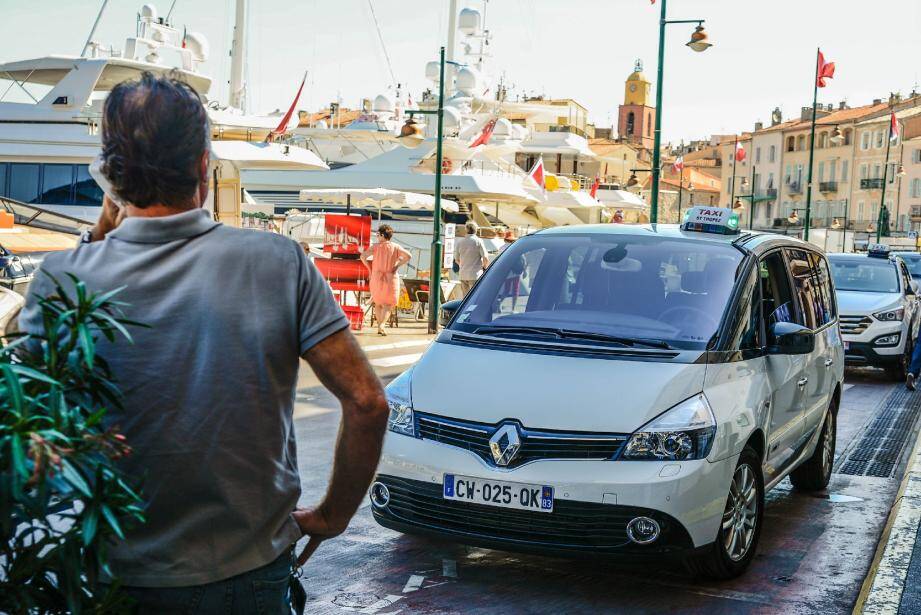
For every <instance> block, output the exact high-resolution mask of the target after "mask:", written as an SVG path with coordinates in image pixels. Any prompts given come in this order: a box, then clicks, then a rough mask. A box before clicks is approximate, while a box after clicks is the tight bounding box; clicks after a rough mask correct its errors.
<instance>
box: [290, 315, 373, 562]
mask: <svg viewBox="0 0 921 615" xmlns="http://www.w3.org/2000/svg"><path fill="white" fill-rule="evenodd" d="M304 358H305V359H306V360H307V362H308V363H310V367H312V368H313V371H314V373H316V375H317V377H318V378H319V379H320V382H321V383H323V385H324V386H325V387H326V388H327V389H329V391H330V393H332V394H333V395H335V396H336V398H337V399H338V400H339V403H341V404H342V422H341V424H340V425H339V438H338V440H337V441H336V453H335V457H334V459H333V472H332V478H331V479H330V481H329V487H328V488H327V490H326V497H324V498H323V502H322V503H321V504H320V505H319V506H317V507H316V508H314V509H312V510H296V511H294V513H293V514H294V518H295V519H296V520H297V523H298V525H300V527H301V531H303V532H304V534H305V535H306V536H309V537H310V539H309V541H308V542H307V546H305V547H304V550H303V551H302V552H301V554H300V556H299V557H298V563H299V565H303V563H304V562H306V561H307V559H308V558H309V557H310V556H311V555H312V554H313V552H314V551H315V550H316V549H317V547H318V546H319V545H320V543H321V542H323V541H324V540H326V539H327V538H332V537H333V536H337V535H339V534H341V533H342V532H344V531H345V528H346V527H347V526H348V524H349V520H351V518H352V515H354V514H355V511H356V510H357V509H358V505H359V504H361V501H362V499H364V498H365V496H366V495H367V492H368V485H370V484H371V479H373V478H374V472H375V471H376V470H377V462H378V459H379V458H380V456H381V444H382V442H383V440H384V432H385V431H386V429H387V415H388V414H389V410H388V408H387V399H386V398H385V397H384V389H383V387H382V386H381V381H380V379H378V377H377V375H376V374H375V373H374V370H373V369H371V365H370V364H369V363H368V359H367V358H366V357H365V353H364V352H363V351H362V349H361V347H360V346H359V345H358V342H356V341H355V337H354V336H353V335H352V332H351V331H349V330H348V329H347V328H346V329H343V330H341V331H339V332H337V333H333V334H332V335H330V336H329V337H327V338H326V339H325V340H323V341H322V342H320V343H318V344H317V345H316V346H314V347H313V348H311V349H310V350H308V351H307V354H305V355H304Z"/></svg>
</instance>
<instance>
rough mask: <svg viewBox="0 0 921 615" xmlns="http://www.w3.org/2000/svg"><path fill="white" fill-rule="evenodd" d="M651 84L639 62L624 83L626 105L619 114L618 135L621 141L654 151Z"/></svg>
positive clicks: (621, 107)
mask: <svg viewBox="0 0 921 615" xmlns="http://www.w3.org/2000/svg"><path fill="white" fill-rule="evenodd" d="M650 89H651V84H650V83H649V81H648V80H647V79H646V77H645V76H644V75H643V62H642V61H641V60H637V61H636V64H635V65H634V67H633V72H632V73H630V76H629V77H627V81H626V82H625V83H624V104H622V105H620V109H619V112H618V114H617V133H618V135H619V136H620V138H621V139H623V140H624V141H628V142H630V143H636V144H638V145H642V146H643V147H645V148H647V149H652V146H653V142H654V139H653V134H652V131H653V129H654V126H655V123H656V108H655V107H653V106H651V105H650V102H651V101H650Z"/></svg>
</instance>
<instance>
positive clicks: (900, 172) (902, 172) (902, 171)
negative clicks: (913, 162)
mask: <svg viewBox="0 0 921 615" xmlns="http://www.w3.org/2000/svg"><path fill="white" fill-rule="evenodd" d="M906 175H908V174H907V173H906V172H905V167H903V166H902V165H899V170H898V171H896V172H895V176H896V177H899V178H902V177H905V176H906Z"/></svg>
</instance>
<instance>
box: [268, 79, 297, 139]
mask: <svg viewBox="0 0 921 615" xmlns="http://www.w3.org/2000/svg"><path fill="white" fill-rule="evenodd" d="M305 81H307V73H306V72H305V73H304V78H303V79H301V87H299V88H298V89H297V95H296V96H295V97H294V100H293V101H292V102H291V107H289V108H288V112H287V113H285V115H284V117H282V118H281V121H280V122H278V126H277V127H276V128H275V130H273V131H272V132H270V133H269V134H268V135H267V136H266V138H265V140H266V142H270V141H274V140H275V137H278V136H281V135H283V134H285V133H286V132H287V131H288V122H290V121H291V116H292V115H294V109H295V107H297V101H299V100H300V99H301V92H302V91H304V82H305Z"/></svg>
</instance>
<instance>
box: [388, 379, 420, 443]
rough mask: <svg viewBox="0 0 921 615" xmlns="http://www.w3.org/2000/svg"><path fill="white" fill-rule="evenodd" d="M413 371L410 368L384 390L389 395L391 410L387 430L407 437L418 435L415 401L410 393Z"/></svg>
mask: <svg viewBox="0 0 921 615" xmlns="http://www.w3.org/2000/svg"><path fill="white" fill-rule="evenodd" d="M412 373H413V369H412V368H409V369H408V370H406V371H405V372H403V373H402V374H400V375H399V376H397V377H396V378H394V379H393V380H392V381H391V382H390V384H388V385H387V387H386V388H385V389H384V393H385V394H386V395H387V406H388V407H389V408H390V417H389V418H388V419H387V429H389V430H390V431H393V432H395V433H401V434H403V435H406V436H413V437H415V435H416V421H415V420H414V418H413V400H412V393H411V391H410V382H411V381H412Z"/></svg>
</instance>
